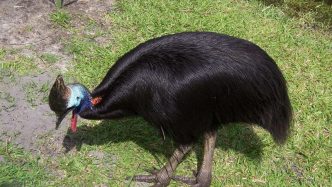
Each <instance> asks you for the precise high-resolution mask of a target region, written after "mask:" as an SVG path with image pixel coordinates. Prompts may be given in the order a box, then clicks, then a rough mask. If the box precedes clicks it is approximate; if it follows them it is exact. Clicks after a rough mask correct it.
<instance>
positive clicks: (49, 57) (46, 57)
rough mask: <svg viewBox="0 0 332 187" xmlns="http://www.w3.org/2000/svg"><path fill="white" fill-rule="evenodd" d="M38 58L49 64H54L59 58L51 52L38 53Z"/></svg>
mask: <svg viewBox="0 0 332 187" xmlns="http://www.w3.org/2000/svg"><path fill="white" fill-rule="evenodd" d="M40 58H41V59H42V60H43V61H44V62H46V63H49V64H54V63H56V62H57V61H58V60H59V59H58V57H57V56H56V55H54V54H51V53H43V54H42V55H40Z"/></svg>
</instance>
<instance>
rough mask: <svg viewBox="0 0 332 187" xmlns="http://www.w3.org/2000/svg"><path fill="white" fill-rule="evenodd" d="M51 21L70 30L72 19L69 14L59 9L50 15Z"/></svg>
mask: <svg viewBox="0 0 332 187" xmlns="http://www.w3.org/2000/svg"><path fill="white" fill-rule="evenodd" d="M50 19H51V21H52V22H53V23H55V24H56V25H59V26H61V27H64V28H68V27H69V25H70V19H71V17H70V15H69V13H68V12H66V11H64V10H60V9H58V10H56V11H55V12H53V13H52V14H51V15H50Z"/></svg>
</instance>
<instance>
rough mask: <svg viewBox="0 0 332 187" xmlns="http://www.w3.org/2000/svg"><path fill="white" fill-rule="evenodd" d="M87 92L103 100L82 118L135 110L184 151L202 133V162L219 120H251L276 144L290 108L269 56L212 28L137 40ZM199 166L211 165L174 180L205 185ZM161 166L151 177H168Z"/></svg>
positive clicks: (282, 135) (285, 128)
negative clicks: (196, 173)
mask: <svg viewBox="0 0 332 187" xmlns="http://www.w3.org/2000/svg"><path fill="white" fill-rule="evenodd" d="M92 97H94V98H95V97H101V98H102V100H101V102H100V103H98V104H97V105H96V106H95V108H94V109H92V110H91V109H88V110H85V111H83V112H82V113H81V114H80V116H81V117H83V118H87V119H113V118H119V117H124V116H128V115H139V116H142V117H143V118H144V119H145V120H146V121H148V122H149V123H150V124H151V125H153V126H155V127H156V128H158V129H161V130H162V131H163V132H165V134H166V135H168V136H169V137H171V138H172V139H173V140H174V141H175V142H176V143H178V144H179V148H178V149H179V150H182V152H183V153H184V154H185V153H186V152H187V151H186V150H187V149H189V150H190V148H191V145H192V144H193V143H195V142H196V141H197V140H198V139H199V137H201V136H204V137H205V139H206V144H205V145H206V146H205V147H207V149H206V151H205V154H206V155H204V158H203V159H207V162H209V161H208V160H209V159H210V160H212V156H210V155H209V153H211V151H212V155H213V149H214V146H212V147H211V148H210V149H212V150H210V149H209V148H208V147H209V146H208V145H210V144H211V142H212V143H213V145H214V143H215V142H214V141H215V136H216V134H215V132H216V130H217V129H218V127H220V126H223V125H226V124H230V123H237V122H243V123H248V124H256V125H259V126H261V127H263V128H264V129H266V130H268V131H269V132H270V133H271V135H272V136H273V138H274V140H276V141H277V142H279V143H282V142H284V141H285V139H286V137H287V135H288V131H289V127H290V121H291V115H292V112H291V104H290V101H289V97H288V94H287V87H286V81H285V79H284V77H283V75H282V73H281V71H280V70H279V68H278V67H277V65H276V63H275V62H274V60H273V59H272V58H271V57H270V56H269V55H268V54H267V53H266V52H265V51H264V50H262V49H261V48H260V47H258V46H257V45H255V44H253V43H251V42H249V41H246V40H243V39H239V38H235V37H231V36H227V35H223V34H217V33H211V32H187V33H178V34H173V35H167V36H163V37H160V38H155V39H152V40H149V41H147V42H145V43H143V44H140V45H138V46H137V47H135V48H134V49H132V50H131V51H129V52H128V53H127V54H125V55H124V56H122V57H121V58H120V59H119V60H118V61H117V62H116V63H115V64H114V65H113V66H112V67H111V68H110V70H109V71H108V73H107V75H106V76H105V78H104V79H103V80H102V82H101V83H100V84H99V85H98V86H97V87H96V88H95V90H94V91H93V92H92ZM211 137H212V138H211ZM209 142H210V144H209ZM183 150H185V151H183ZM176 154H177V153H176V151H175V153H174V155H176ZM174 155H173V156H174ZM172 164H174V163H172V159H170V165H172ZM177 164H178V163H177ZM177 164H175V165H177ZM207 165H208V164H207ZM210 165H211V164H210ZM164 168H166V170H167V165H166V166H165V167H164ZM202 168H203V170H204V168H205V170H211V166H204V165H203V166H202V167H201V171H200V172H199V174H198V176H197V179H195V181H194V182H193V181H192V180H191V181H190V180H185V179H183V178H182V179H180V180H182V181H185V182H187V183H191V184H194V183H195V184H196V185H201V186H204V185H209V184H210V180H211V176H210V177H209V176H207V178H209V179H208V180H207V181H204V180H205V179H204V180H203V179H200V178H203V177H199V176H200V175H204V174H202V173H204V171H205V170H204V171H202ZM209 168H210V169H209ZM162 172H163V171H162V170H161V171H160V172H159V174H157V175H154V177H155V178H154V180H152V182H156V184H168V182H169V178H170V177H171V176H169V172H167V176H169V177H168V178H167V177H165V178H167V180H164V179H163V178H162V177H160V176H163V175H165V174H160V173H162ZM164 173H165V172H164ZM207 173H208V172H207ZM158 175H160V176H159V177H158ZM206 175H208V174H206ZM205 178H206V176H205ZM135 179H137V180H142V181H149V180H148V179H150V178H149V177H147V176H145V177H142V176H138V177H136V178H135ZM150 181H151V180H150ZM165 181H166V182H165Z"/></svg>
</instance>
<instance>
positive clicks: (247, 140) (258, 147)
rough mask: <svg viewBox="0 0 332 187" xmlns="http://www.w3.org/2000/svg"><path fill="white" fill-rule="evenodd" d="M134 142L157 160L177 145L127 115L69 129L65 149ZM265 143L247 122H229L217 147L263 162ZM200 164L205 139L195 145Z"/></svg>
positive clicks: (155, 130) (159, 163)
mask: <svg viewBox="0 0 332 187" xmlns="http://www.w3.org/2000/svg"><path fill="white" fill-rule="evenodd" d="M128 141H132V142H134V143H136V144H137V145H139V146H140V147H142V148H143V149H145V150H146V151H148V152H149V153H151V155H153V156H154V157H155V159H156V160H157V162H158V165H163V163H161V162H160V160H159V159H158V155H160V154H163V155H164V156H165V157H167V158H168V157H170V155H171V154H172V152H173V151H174V149H175V147H176V145H175V143H173V142H172V141H171V140H170V138H167V137H166V139H165V140H164V139H163V136H162V134H161V133H160V132H159V131H158V130H157V129H155V128H154V127H152V126H150V125H149V124H148V123H146V122H145V121H144V120H143V119H141V118H128V119H124V120H110V121H102V122H101V123H100V124H97V125H95V126H93V127H91V126H86V125H83V126H80V127H78V131H77V133H75V134H73V133H71V132H70V131H68V132H67V135H66V136H65V138H64V140H63V146H64V147H65V148H66V151H67V152H68V151H70V150H72V149H74V148H76V149H77V150H78V151H79V150H80V149H81V146H82V145H83V144H87V145H103V144H109V143H118V142H128ZM262 147H263V145H262V142H261V141H260V139H259V137H258V136H257V135H256V134H255V133H254V132H253V130H252V128H250V127H249V126H248V125H239V124H234V125H228V126H226V127H223V128H221V129H220V130H219V133H218V141H217V148H221V149H223V150H226V151H227V150H230V149H231V150H234V151H236V152H239V153H240V154H244V155H245V156H246V157H248V158H249V159H252V160H255V161H260V160H261V155H262ZM194 151H195V152H196V155H197V159H198V162H199V163H198V164H200V160H201V158H202V155H203V146H202V141H201V140H200V141H199V142H198V143H197V144H196V145H195V149H194Z"/></svg>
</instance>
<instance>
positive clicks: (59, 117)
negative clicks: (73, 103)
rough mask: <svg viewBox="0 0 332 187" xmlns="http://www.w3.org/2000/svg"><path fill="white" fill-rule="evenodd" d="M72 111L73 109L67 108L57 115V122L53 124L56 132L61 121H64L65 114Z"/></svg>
mask: <svg viewBox="0 0 332 187" xmlns="http://www.w3.org/2000/svg"><path fill="white" fill-rule="evenodd" d="M73 109H74V107H71V108H68V109H66V110H65V111H64V112H63V113H62V114H58V115H57V117H58V119H57V121H56V124H55V129H56V130H57V129H58V128H59V126H60V124H61V122H62V120H63V119H65V117H66V116H67V114H68V113H69V112H70V111H72V110H73Z"/></svg>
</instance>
